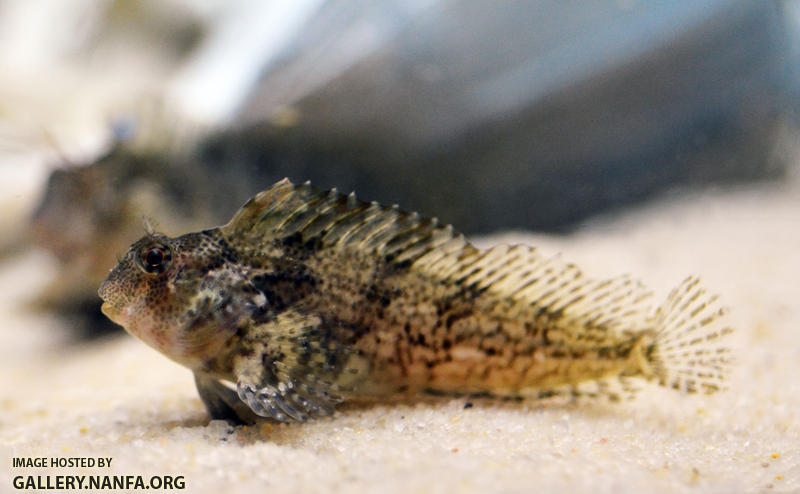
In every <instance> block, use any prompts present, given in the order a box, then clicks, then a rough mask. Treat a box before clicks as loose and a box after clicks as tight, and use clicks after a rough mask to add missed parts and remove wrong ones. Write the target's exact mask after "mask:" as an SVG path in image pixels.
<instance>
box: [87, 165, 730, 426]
mask: <svg viewBox="0 0 800 494" xmlns="http://www.w3.org/2000/svg"><path fill="white" fill-rule="evenodd" d="M99 294H100V297H101V298H102V299H103V301H104V304H103V312H104V313H105V314H106V315H107V316H108V317H109V318H111V319H112V320H113V321H114V322H116V323H118V324H120V325H122V326H124V327H125V329H126V330H127V331H128V332H130V333H131V334H133V335H134V336H136V337H138V338H139V339H141V340H142V341H144V342H145V343H147V344H148V345H150V346H152V347H154V348H155V349H157V350H159V351H160V352H162V353H163V354H165V355H166V356H168V357H169V358H171V359H173V360H174V361H176V362H178V363H180V364H182V365H184V366H186V367H188V368H189V369H191V370H192V371H193V372H194V374H195V380H196V383H197V388H198V391H199V393H200V396H201V397H202V399H203V402H204V403H205V405H206V407H207V408H208V411H209V413H210V414H211V415H212V416H213V417H215V418H227V419H232V420H241V421H250V420H252V419H253V418H254V416H253V414H255V415H258V416H262V417H271V418H273V419H276V420H280V421H288V420H306V419H308V418H310V417H315V416H320V415H328V414H331V413H332V411H333V409H334V407H335V405H336V404H337V403H339V402H341V401H342V400H345V399H348V398H352V397H359V396H360V397H375V396H386V395H391V394H396V393H408V394H412V393H418V392H426V391H427V392H438V393H456V394H488V395H491V396H499V397H523V398H525V397H529V398H537V397H546V396H553V395H560V394H566V395H594V394H600V395H606V396H610V397H612V398H614V397H618V396H619V394H620V393H623V394H624V393H629V392H632V390H633V389H634V386H632V384H631V383H633V382H635V381H637V380H653V381H657V382H658V383H659V384H661V385H664V386H669V387H672V388H676V389H679V390H683V391H687V392H696V391H701V392H714V391H717V390H719V389H720V388H721V387H722V383H723V381H724V378H725V371H726V365H727V363H728V349H727V348H726V347H725V346H724V343H723V342H722V341H721V340H722V338H723V337H724V336H725V335H727V334H728V333H730V332H731V329H729V328H727V327H726V326H725V325H724V318H723V317H722V316H723V315H724V310H723V309H722V308H720V307H719V306H717V305H716V297H714V296H710V295H708V294H707V293H706V292H705V291H704V290H703V289H702V288H701V287H700V285H699V283H698V280H697V279H696V278H691V277H690V278H688V279H687V280H686V281H684V282H683V283H682V284H681V285H680V286H678V287H677V288H676V289H675V290H673V291H672V293H671V294H670V295H669V296H668V297H667V299H666V301H665V302H664V303H663V304H662V305H660V306H659V307H657V308H655V309H652V308H651V306H650V305H649V303H648V302H649V295H650V294H649V292H648V291H647V290H646V289H644V287H643V286H642V285H641V284H639V283H638V282H635V281H632V280H630V279H629V278H625V277H622V278H617V279H611V280H592V279H587V278H586V277H584V276H583V275H582V273H581V271H580V270H579V269H578V268H577V267H575V266H574V265H572V264H567V263H565V262H563V261H561V260H558V259H547V258H545V257H543V256H542V255H541V254H539V253H538V252H537V251H535V250H534V249H532V248H529V247H526V246H521V245H514V246H505V245H503V246H497V247H494V248H491V249H488V250H479V249H477V248H475V247H473V246H472V245H471V244H470V243H468V242H467V241H465V240H464V237H463V236H462V235H459V234H456V233H455V232H454V231H453V229H452V227H451V226H449V225H448V226H443V225H440V224H439V223H438V222H437V221H436V220H435V219H429V218H424V217H421V216H419V215H418V214H415V213H407V212H404V211H402V210H400V209H398V208H397V207H396V206H394V207H385V206H381V205H379V204H377V203H366V202H362V201H359V200H358V199H356V197H355V195H353V194H350V195H343V194H339V193H338V192H336V190H335V189H334V190H331V191H323V190H319V189H316V188H314V187H312V186H311V185H310V184H308V183H306V184H303V185H295V184H292V183H291V182H289V181H288V180H282V181H280V182H278V183H277V184H275V185H273V186H272V187H270V188H269V189H267V190H265V191H263V192H261V193H259V194H258V195H256V196H255V197H253V198H252V199H250V200H249V201H248V202H247V203H246V204H245V205H244V206H243V207H242V208H241V209H240V210H239V211H238V212H237V213H236V214H235V215H234V217H233V219H231V221H230V222H229V223H228V224H226V225H225V226H222V227H219V228H213V229H210V230H204V231H201V232H198V233H189V234H186V235H182V236H180V237H176V238H169V237H167V236H164V235H161V234H157V233H148V234H147V235H146V236H145V237H143V238H142V239H140V240H139V241H138V242H136V243H134V244H133V246H132V247H131V248H130V250H129V251H128V253H127V254H126V255H125V256H124V258H123V259H122V260H121V261H120V263H119V264H118V265H117V266H116V267H115V268H114V269H113V270H112V271H111V273H110V274H109V275H108V278H107V279H106V280H105V281H104V282H103V284H102V285H101V287H100V290H99Z"/></svg>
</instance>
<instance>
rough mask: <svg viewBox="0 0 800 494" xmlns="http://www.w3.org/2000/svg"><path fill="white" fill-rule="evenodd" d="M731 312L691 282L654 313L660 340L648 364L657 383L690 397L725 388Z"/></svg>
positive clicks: (682, 286)
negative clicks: (729, 315)
mask: <svg viewBox="0 0 800 494" xmlns="http://www.w3.org/2000/svg"><path fill="white" fill-rule="evenodd" d="M726 312H727V310H726V309H725V308H724V307H721V306H719V305H718V303H717V296H716V295H709V294H708V293H707V292H706V291H705V290H704V289H703V288H702V287H701V286H700V280H699V279H697V278H695V277H689V278H687V279H686V280H685V281H684V282H683V283H681V284H680V285H679V286H678V287H677V288H675V289H674V290H673V291H672V293H670V295H669V297H667V300H666V301H665V302H664V304H663V305H662V306H661V307H659V308H658V310H657V311H656V314H655V323H656V326H655V327H656V335H655V341H654V344H653V348H652V350H651V351H650V352H649V361H650V362H649V363H650V365H651V366H652V367H653V371H654V374H655V375H656V377H657V379H658V381H659V384H661V385H662V386H668V387H671V388H674V389H678V390H681V391H684V392H687V393H695V392H705V393H713V392H716V391H719V390H721V389H724V388H725V379H726V375H727V372H728V366H729V364H730V362H731V351H730V348H728V346H727V345H726V343H725V341H723V340H724V339H725V336H727V335H729V334H731V333H732V332H733V329H731V328H730V327H728V326H726V325H725V318H724V317H723V316H724V315H725V314H726Z"/></svg>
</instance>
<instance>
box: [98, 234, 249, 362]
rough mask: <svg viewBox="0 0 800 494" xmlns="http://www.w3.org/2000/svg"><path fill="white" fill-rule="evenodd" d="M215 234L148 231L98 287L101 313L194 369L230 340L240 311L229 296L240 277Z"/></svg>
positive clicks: (170, 356) (173, 358)
mask: <svg viewBox="0 0 800 494" xmlns="http://www.w3.org/2000/svg"><path fill="white" fill-rule="evenodd" d="M212 233H213V232H210V231H205V232H199V233H193V234H187V235H183V236H181V237H177V238H170V237H167V236H165V235H161V234H157V233H151V234H148V235H146V236H145V237H142V238H141V239H140V240H138V241H137V242H136V243H134V244H133V245H132V246H131V247H130V249H129V250H128V252H127V253H126V254H125V256H124V257H123V258H122V259H121V260H120V261H119V263H118V264H117V266H116V267H114V268H113V269H112V270H111V272H110V273H109V274H108V277H106V279H105V281H103V283H102V284H101V285H100V288H99V290H98V295H100V298H101V299H103V305H102V311H103V314H105V315H106V316H107V317H108V318H109V319H111V320H112V321H114V322H115V323H117V324H119V325H120V326H122V327H124V328H125V330H126V331H127V332H129V333H130V334H132V335H133V336H135V337H137V338H139V339H140V340H142V341H143V342H144V343H146V344H148V345H150V346H151V347H153V348H155V349H156V350H158V351H160V352H161V353H163V354H165V355H166V356H168V357H169V358H171V359H172V360H175V361H176V362H178V363H181V364H183V365H185V366H187V367H189V368H191V369H196V368H199V367H200V366H202V364H203V362H205V361H207V360H209V359H211V358H213V357H214V356H215V354H216V353H217V352H218V351H219V349H220V348H221V347H222V346H223V345H224V344H225V343H226V341H227V340H230V338H231V337H232V336H233V334H234V333H235V331H236V326H237V324H238V321H237V318H236V316H239V315H241V314H240V313H237V312H235V311H234V310H233V307H232V306H231V305H230V304H231V303H232V302H231V301H232V300H233V299H232V298H231V297H230V296H228V293H229V292H231V290H232V289H233V287H235V286H236V282H237V276H235V270H233V269H231V267H230V266H229V264H230V255H228V257H227V258H226V257H225V256H224V255H223V252H221V248H220V246H219V244H218V242H217V241H216V240H215V237H214V235H213V234H212ZM219 273H223V274H224V275H225V276H220V274H219ZM239 278H241V277H239Z"/></svg>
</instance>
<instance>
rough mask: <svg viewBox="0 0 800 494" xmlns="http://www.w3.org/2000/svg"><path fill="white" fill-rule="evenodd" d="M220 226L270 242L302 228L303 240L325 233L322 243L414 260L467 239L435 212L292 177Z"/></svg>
mask: <svg viewBox="0 0 800 494" xmlns="http://www.w3.org/2000/svg"><path fill="white" fill-rule="evenodd" d="M220 230H221V231H222V232H223V233H224V234H226V235H229V236H230V235H243V236H246V237H249V238H251V239H253V238H257V239H261V240H262V241H265V242H266V241H269V240H273V239H281V238H286V237H289V236H292V235H295V234H300V235H301V236H302V240H303V242H307V241H308V240H311V239H319V240H320V241H321V246H322V247H338V248H349V249H354V250H358V251H361V252H364V253H379V254H382V255H385V256H387V257H391V258H392V259H393V260H394V261H395V262H408V263H410V262H413V261H414V260H415V259H416V258H418V257H420V256H422V255H425V254H426V253H430V252H432V251H436V250H437V248H438V247H441V246H443V245H444V244H450V247H451V248H453V247H463V246H464V245H465V243H466V242H465V241H464V239H463V236H461V235H458V236H456V235H455V234H454V232H453V228H452V227H451V226H449V225H447V226H442V225H440V224H439V222H438V221H437V220H436V219H435V218H433V219H431V218H423V217H421V216H420V215H419V214H417V213H408V212H405V211H402V210H401V209H400V208H398V207H397V206H381V205H380V204H378V203H376V202H372V203H368V202H364V201H360V200H358V199H357V198H356V197H355V195H354V194H349V195H344V194H340V193H338V192H337V191H336V189H333V190H330V191H324V190H321V189H317V188H315V187H313V186H312V185H311V184H310V183H308V182H306V183H304V184H302V185H295V184H293V183H291V182H290V181H289V180H288V179H284V180H281V181H280V182H278V183H276V184H275V185H273V186H272V187H270V188H269V189H267V190H265V191H263V192H261V193H259V194H257V195H256V196H255V197H253V198H252V199H250V200H249V201H248V202H247V203H246V204H245V205H244V206H242V208H241V209H239V211H238V212H237V213H236V214H235V215H234V216H233V218H232V219H231V221H230V222H228V224H226V225H225V226H223V227H221V229H220ZM451 250H452V249H451Z"/></svg>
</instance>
